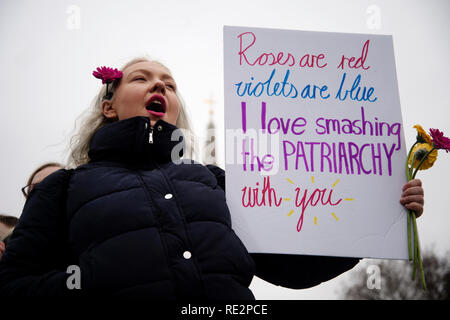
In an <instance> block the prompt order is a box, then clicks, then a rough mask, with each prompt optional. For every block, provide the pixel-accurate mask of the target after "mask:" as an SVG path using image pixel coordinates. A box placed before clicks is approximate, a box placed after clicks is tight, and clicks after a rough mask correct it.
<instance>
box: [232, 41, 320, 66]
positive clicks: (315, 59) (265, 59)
mask: <svg viewBox="0 0 450 320" xmlns="http://www.w3.org/2000/svg"><path fill="white" fill-rule="evenodd" d="M238 38H239V59H240V60H239V63H240V65H242V64H243V63H246V64H248V65H250V66H254V65H256V64H258V65H260V66H263V65H266V64H267V65H269V66H273V65H276V64H278V65H280V66H284V65H287V66H289V67H292V66H294V65H296V64H298V66H299V67H301V68H305V67H309V68H314V67H317V68H324V67H326V66H327V63H326V62H324V61H322V60H323V59H325V55H324V54H323V53H320V54H318V55H315V54H310V53H307V54H304V55H303V56H302V57H301V58H300V59H299V61H298V63H297V61H296V59H295V57H294V55H292V54H291V53H290V52H288V53H285V52H282V51H281V52H278V53H273V52H262V53H257V54H256V57H255V56H253V57H251V56H250V54H251V53H250V52H247V50H249V49H250V48H251V47H253V45H254V44H255V42H256V36H255V34H254V33H253V32H244V33H241V34H240V35H238ZM249 51H251V50H249Z"/></svg>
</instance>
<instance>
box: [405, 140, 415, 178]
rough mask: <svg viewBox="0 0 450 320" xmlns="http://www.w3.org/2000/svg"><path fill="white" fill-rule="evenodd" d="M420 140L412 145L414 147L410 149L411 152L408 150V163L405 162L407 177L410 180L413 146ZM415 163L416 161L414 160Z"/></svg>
mask: <svg viewBox="0 0 450 320" xmlns="http://www.w3.org/2000/svg"><path fill="white" fill-rule="evenodd" d="M417 143H418V142H417V141H416V142H415V143H414V144H413V145H412V147H411V149H409V152H408V156H407V157H406V164H405V168H406V179H407V180H408V181H409V180H411V168H410V167H409V165H408V164H409V158H410V157H411V152H412V150H413V148H414V147H415V146H416V144H417ZM413 163H414V162H413Z"/></svg>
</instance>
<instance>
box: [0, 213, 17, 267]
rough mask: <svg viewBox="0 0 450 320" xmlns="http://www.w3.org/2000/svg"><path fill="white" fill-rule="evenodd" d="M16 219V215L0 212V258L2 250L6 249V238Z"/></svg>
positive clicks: (9, 234)
mask: <svg viewBox="0 0 450 320" xmlns="http://www.w3.org/2000/svg"><path fill="white" fill-rule="evenodd" d="M18 221H19V219H18V218H17V217H14V216H8V215H4V214H0V260H1V259H2V255H3V252H5V250H6V245H7V243H8V239H9V237H10V236H11V233H12V232H13V230H14V227H15V226H16V224H17V222H18Z"/></svg>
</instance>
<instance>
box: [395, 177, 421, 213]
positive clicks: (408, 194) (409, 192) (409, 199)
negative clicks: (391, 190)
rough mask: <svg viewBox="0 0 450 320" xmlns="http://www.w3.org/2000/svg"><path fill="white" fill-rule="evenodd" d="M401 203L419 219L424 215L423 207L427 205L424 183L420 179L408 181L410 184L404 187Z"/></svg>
mask: <svg viewBox="0 0 450 320" xmlns="http://www.w3.org/2000/svg"><path fill="white" fill-rule="evenodd" d="M400 203H401V204H402V205H404V206H405V208H406V209H408V210H412V211H414V212H415V213H416V217H417V218H418V217H420V216H421V215H422V213H423V206H424V203H425V200H424V191H423V188H422V181H420V180H419V179H414V180H411V181H408V183H406V184H405V185H404V186H403V192H402V196H401V198H400Z"/></svg>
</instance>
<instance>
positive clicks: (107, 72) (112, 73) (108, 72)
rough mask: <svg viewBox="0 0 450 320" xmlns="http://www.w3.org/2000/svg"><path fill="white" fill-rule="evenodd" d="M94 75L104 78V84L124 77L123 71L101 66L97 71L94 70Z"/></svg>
mask: <svg viewBox="0 0 450 320" xmlns="http://www.w3.org/2000/svg"><path fill="white" fill-rule="evenodd" d="M92 74H93V76H94V77H96V78H98V79H102V84H105V83H111V82H113V81H114V80H116V79H120V78H122V76H123V74H122V71H119V70H117V69H113V68H107V67H101V68H100V67H99V68H97V71H94V72H92Z"/></svg>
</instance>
